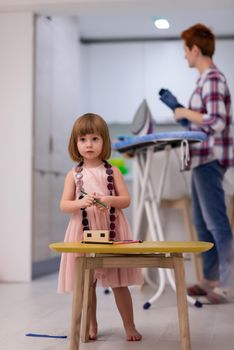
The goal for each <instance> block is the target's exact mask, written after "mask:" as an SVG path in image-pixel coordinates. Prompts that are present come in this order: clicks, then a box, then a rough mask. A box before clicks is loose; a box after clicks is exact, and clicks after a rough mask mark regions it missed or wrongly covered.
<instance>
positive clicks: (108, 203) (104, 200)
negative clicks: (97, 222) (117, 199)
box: [94, 195, 111, 211]
mask: <svg viewBox="0 0 234 350" xmlns="http://www.w3.org/2000/svg"><path fill="white" fill-rule="evenodd" d="M95 199H97V200H99V201H100V202H102V203H103V204H105V205H106V206H103V205H102V204H100V203H98V202H94V204H95V206H96V207H97V208H98V209H99V210H101V211H104V210H108V209H110V207H111V200H110V196H97V195H96V196H95Z"/></svg>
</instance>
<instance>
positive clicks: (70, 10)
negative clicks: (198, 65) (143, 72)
mask: <svg viewBox="0 0 234 350" xmlns="http://www.w3.org/2000/svg"><path fill="white" fill-rule="evenodd" d="M12 10H13V11H14V10H16V11H24V10H27V11H28V10H30V11H33V12H35V13H38V14H42V15H72V16H78V17H79V18H80V32H81V37H82V38H85V39H123V38H158V37H178V36H179V34H180V32H181V31H182V30H184V29H186V28H187V27H189V26H190V25H193V24H195V23H197V22H202V23H204V24H207V25H208V26H210V27H211V28H212V29H213V30H214V32H215V33H216V35H221V36H234V0H194V1H192V0H73V1H70V0H68V1H67V0H56V1H55V0H47V1H46V0H37V1H35V0H27V1H26V0H0V12H4V11H5V12H8V11H12ZM158 16H159V17H166V18H167V19H168V20H169V22H170V24H171V27H170V29H169V30H164V31H159V30H157V29H156V28H155V27H154V25H153V19H154V18H155V17H158Z"/></svg>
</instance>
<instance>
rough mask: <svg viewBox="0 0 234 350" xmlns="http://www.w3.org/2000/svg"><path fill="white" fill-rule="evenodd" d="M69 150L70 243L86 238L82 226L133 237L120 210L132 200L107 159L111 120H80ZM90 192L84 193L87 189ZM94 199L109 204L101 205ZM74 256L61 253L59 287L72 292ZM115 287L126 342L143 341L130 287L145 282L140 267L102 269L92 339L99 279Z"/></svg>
mask: <svg viewBox="0 0 234 350" xmlns="http://www.w3.org/2000/svg"><path fill="white" fill-rule="evenodd" d="M68 151H69V154H70V156H71V158H72V160H74V161H75V162H77V165H76V166H75V167H74V168H73V169H72V170H71V171H69V172H68V174H67V176H66V179H65V183H64V190H63V194H62V198H61V202H60V208H61V210H62V211H63V212H65V213H70V214H72V216H71V219H70V222H69V224H68V228H67V231H66V235H65V242H76V241H81V240H82V237H83V230H89V229H94V230H109V231H110V238H111V239H113V240H114V239H117V240H119V239H121V240H122V239H123V240H125V239H126V240H127V239H131V238H132V237H131V231H130V227H129V225H128V222H127V220H126V218H125V216H124V214H123V212H122V210H121V209H123V208H127V207H128V206H129V204H130V197H129V193H128V189H127V186H126V184H125V182H124V179H123V177H122V174H121V172H120V171H119V169H118V168H116V167H113V168H112V166H111V165H110V164H109V163H108V162H107V159H108V158H109V157H110V155H111V141H110V136H109V130H108V127H107V124H106V122H105V121H104V120H103V119H102V118H101V117H100V116H98V115H96V114H92V113H87V114H85V115H83V116H81V117H80V118H78V119H77V120H76V121H75V124H74V126H73V129H72V132H71V136H70V141H69V145H68ZM82 191H84V192H85V193H87V195H84V194H83V192H82ZM95 199H98V200H100V201H101V202H103V203H105V204H106V206H105V207H104V206H102V205H100V204H98V203H97V202H96V201H95ZM75 258H76V255H75V254H71V253H69V254H66V253H65V254H62V258H61V263H60V271H59V282H58V291H59V292H61V293H65V292H69V291H72V289H73V276H74V265H75ZM97 281H98V284H100V285H101V286H103V287H111V288H112V290H113V293H114V297H115V301H116V305H117V308H118V310H119V312H120V316H121V318H122V321H123V325H124V329H125V332H126V337H127V340H129V341H136V340H141V338H142V337H141V334H140V333H139V332H138V331H137V330H136V328H135V325H134V319H133V306H132V299H131V295H130V292H129V289H128V286H129V285H133V284H142V283H143V278H142V274H141V272H140V270H139V269H133V268H121V269H117V268H113V269H98V270H95V273H94V295H93V301H92V309H91V321H90V328H89V337H90V339H91V340H95V339H96V337H97V319H96V305H97V299H96V290H95V287H96V283H97Z"/></svg>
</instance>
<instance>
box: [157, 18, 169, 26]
mask: <svg viewBox="0 0 234 350" xmlns="http://www.w3.org/2000/svg"><path fill="white" fill-rule="evenodd" d="M154 25H155V27H156V28H158V29H168V28H169V27H170V24H169V22H168V20H167V19H165V18H156V19H154Z"/></svg>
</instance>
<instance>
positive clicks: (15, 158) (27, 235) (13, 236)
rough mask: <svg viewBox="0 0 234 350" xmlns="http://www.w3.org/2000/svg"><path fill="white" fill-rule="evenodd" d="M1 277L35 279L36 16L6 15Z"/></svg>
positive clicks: (0, 63) (1, 88) (0, 69)
mask: <svg viewBox="0 0 234 350" xmlns="http://www.w3.org/2000/svg"><path fill="white" fill-rule="evenodd" d="M0 52H1V54H0V77H1V78H0V96H1V103H0V120H1V127H0V159H1V177H0V178H1V179H0V198H1V202H0V213H1V221H0V280H2V281H3V280H4V281H28V280H30V278H31V216H32V215H31V214H32V200H31V199H32V109H33V108H32V101H33V99H32V96H33V16H32V14H29V13H11V14H0Z"/></svg>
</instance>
